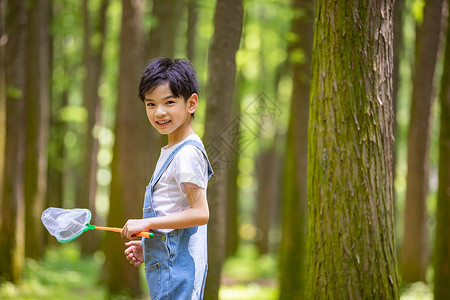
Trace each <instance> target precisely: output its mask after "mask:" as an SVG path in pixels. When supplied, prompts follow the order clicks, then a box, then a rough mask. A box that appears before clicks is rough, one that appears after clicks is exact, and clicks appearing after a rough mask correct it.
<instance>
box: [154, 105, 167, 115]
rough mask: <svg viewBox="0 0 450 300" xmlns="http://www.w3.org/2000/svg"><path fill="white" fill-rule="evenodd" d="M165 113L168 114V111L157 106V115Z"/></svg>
mask: <svg viewBox="0 0 450 300" xmlns="http://www.w3.org/2000/svg"><path fill="white" fill-rule="evenodd" d="M165 114H166V111H165V110H164V108H163V107H161V106H159V107H157V108H156V112H155V116H156V117H160V116H164V115H165Z"/></svg>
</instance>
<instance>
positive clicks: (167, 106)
mask: <svg viewBox="0 0 450 300" xmlns="http://www.w3.org/2000/svg"><path fill="white" fill-rule="evenodd" d="M139 97H140V98H141V100H142V101H143V102H144V104H145V109H146V113H147V117H148V120H149V121H150V124H151V125H152V126H153V127H154V128H155V129H156V130H157V131H158V132H159V133H160V134H166V135H167V136H168V144H167V146H165V147H163V148H162V149H161V155H160V157H159V159H158V162H157V164H156V168H155V172H154V173H153V176H152V179H151V180H150V183H149V185H148V186H147V188H146V192H145V200H144V210H143V211H144V214H143V219H130V220H128V221H127V222H126V224H125V225H124V227H123V228H122V232H121V234H122V236H126V237H127V238H129V239H132V238H134V237H135V236H134V234H136V233H138V232H140V231H152V232H153V233H154V234H155V237H154V238H152V239H148V238H143V239H142V241H131V242H128V243H126V245H127V246H128V248H127V249H126V250H125V255H126V256H127V259H128V260H129V261H130V263H131V264H134V265H135V266H139V265H140V264H141V263H142V262H145V274H146V278H147V284H148V288H149V291H150V296H151V298H152V299H159V298H161V299H202V297H203V290H204V284H205V279H206V271H207V241H206V223H207V222H208V220H209V209H208V202H207V198H206V188H207V184H208V180H209V178H210V177H211V175H212V173H213V172H212V169H211V165H210V163H209V161H208V157H207V155H206V151H205V149H204V146H203V143H202V141H201V139H200V137H199V136H198V135H197V134H196V133H195V132H194V130H193V128H192V125H191V119H192V118H193V115H194V112H195V110H196V109H197V107H198V81H197V76H196V74H195V71H194V69H193V67H192V65H191V64H190V62H189V61H188V60H186V59H175V60H173V61H172V60H170V59H168V58H158V59H154V60H152V61H151V62H150V64H149V65H148V66H147V68H146V69H145V71H144V74H143V75H142V78H141V82H140V85H139Z"/></svg>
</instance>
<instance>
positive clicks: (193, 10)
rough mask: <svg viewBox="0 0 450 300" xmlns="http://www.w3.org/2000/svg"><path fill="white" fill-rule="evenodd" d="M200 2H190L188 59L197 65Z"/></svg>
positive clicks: (190, 0)
mask: <svg viewBox="0 0 450 300" xmlns="http://www.w3.org/2000/svg"><path fill="white" fill-rule="evenodd" d="M197 2H198V0H188V7H187V11H188V21H187V23H188V24H187V43H186V53H187V58H188V59H189V60H190V61H191V62H192V63H193V64H194V65H195V58H196V57H195V52H196V51H195V45H196V40H197V20H198V3H197Z"/></svg>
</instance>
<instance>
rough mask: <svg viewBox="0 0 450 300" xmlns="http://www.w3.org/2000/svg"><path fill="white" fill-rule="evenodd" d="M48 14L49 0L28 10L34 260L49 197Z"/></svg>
mask: <svg viewBox="0 0 450 300" xmlns="http://www.w3.org/2000/svg"><path fill="white" fill-rule="evenodd" d="M49 11H50V3H49V1H48V0H39V1H33V2H32V4H31V7H30V8H29V9H28V33H27V34H28V40H27V46H28V47H27V51H28V53H27V75H26V91H25V99H34V101H33V102H34V105H27V106H26V115H27V120H26V160H25V169H26V172H25V226H26V228H27V230H26V231H25V240H26V248H25V255H26V256H27V257H31V258H35V259H38V258H40V257H41V256H42V254H43V253H42V252H43V241H44V239H43V227H42V226H41V214H42V211H43V210H44V207H45V204H46V203H45V200H46V193H47V167H48V153H47V143H48V131H49V112H50V103H49V102H50V101H49V100H50V99H49V78H50V56H49V46H50V37H49V35H50V33H49V30H50V27H49V21H48V19H49V18H48V15H49Z"/></svg>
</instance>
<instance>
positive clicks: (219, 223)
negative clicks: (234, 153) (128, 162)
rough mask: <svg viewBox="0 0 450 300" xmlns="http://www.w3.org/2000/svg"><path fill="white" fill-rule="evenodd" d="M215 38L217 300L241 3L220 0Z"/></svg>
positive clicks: (211, 240) (212, 111) (212, 255)
mask: <svg viewBox="0 0 450 300" xmlns="http://www.w3.org/2000/svg"><path fill="white" fill-rule="evenodd" d="M214 18H215V19H214V30H215V31H214V36H213V38H212V42H211V48H210V50H209V54H208V67H209V78H208V84H207V90H206V98H207V101H208V102H207V107H206V120H205V135H204V143H205V146H206V150H207V151H208V155H209V157H210V161H211V163H212V166H213V169H214V171H215V175H214V177H213V180H212V181H211V182H210V183H211V184H210V186H209V188H208V202H209V205H210V212H211V218H210V221H209V225H208V255H209V269H208V270H209V271H208V278H207V280H206V289H205V299H218V293H219V287H220V273H221V270H222V263H223V258H224V254H225V243H224V241H225V236H226V235H225V227H226V223H225V218H226V215H225V213H226V201H227V197H228V196H227V191H226V187H227V185H228V178H229V177H228V172H229V163H230V161H229V157H230V156H229V150H228V148H227V147H228V146H227V145H230V142H231V143H232V141H230V138H229V134H230V132H229V129H231V128H230V127H227V126H229V125H230V112H231V104H232V100H233V89H234V79H235V73H236V61H235V55H236V51H237V50H238V48H239V42H240V38H241V34H242V23H243V8H242V0H231V1H226V0H218V1H217V3H216V10H215V17H214Z"/></svg>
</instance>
